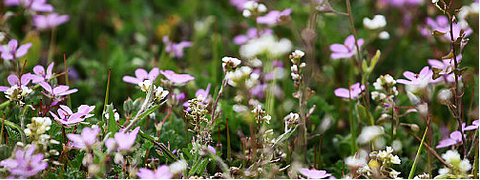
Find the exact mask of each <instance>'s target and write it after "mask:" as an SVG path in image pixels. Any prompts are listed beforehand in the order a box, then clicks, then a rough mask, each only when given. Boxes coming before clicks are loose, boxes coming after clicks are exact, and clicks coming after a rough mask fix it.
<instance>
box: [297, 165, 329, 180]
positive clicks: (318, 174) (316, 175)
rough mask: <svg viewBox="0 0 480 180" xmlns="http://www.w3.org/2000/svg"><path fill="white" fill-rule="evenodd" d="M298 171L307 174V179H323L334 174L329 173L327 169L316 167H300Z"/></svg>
mask: <svg viewBox="0 0 480 180" xmlns="http://www.w3.org/2000/svg"><path fill="white" fill-rule="evenodd" d="M298 172H300V174H302V175H304V176H306V177H307V179H323V178H326V177H329V176H331V175H332V174H330V173H327V171H325V170H316V169H307V168H300V169H298Z"/></svg>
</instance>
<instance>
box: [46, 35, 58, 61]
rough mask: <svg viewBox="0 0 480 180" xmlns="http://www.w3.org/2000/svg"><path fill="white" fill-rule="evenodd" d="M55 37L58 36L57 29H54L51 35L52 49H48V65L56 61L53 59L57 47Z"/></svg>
mask: <svg viewBox="0 0 480 180" xmlns="http://www.w3.org/2000/svg"><path fill="white" fill-rule="evenodd" d="M55 35H56V31H55V28H52V31H51V35H50V47H49V49H48V59H47V61H48V64H50V63H51V62H53V61H54V60H53V59H52V57H53V50H54V47H53V46H54V45H55Z"/></svg>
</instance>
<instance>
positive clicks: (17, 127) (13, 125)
mask: <svg viewBox="0 0 480 180" xmlns="http://www.w3.org/2000/svg"><path fill="white" fill-rule="evenodd" d="M4 121H5V122H4V123H5V125H7V126H10V127H11V128H13V129H16V130H17V131H18V132H19V133H20V134H23V135H24V136H25V132H23V131H22V129H21V128H20V127H19V126H18V125H17V124H15V123H13V122H10V121H8V120H4ZM25 137H26V136H25Z"/></svg>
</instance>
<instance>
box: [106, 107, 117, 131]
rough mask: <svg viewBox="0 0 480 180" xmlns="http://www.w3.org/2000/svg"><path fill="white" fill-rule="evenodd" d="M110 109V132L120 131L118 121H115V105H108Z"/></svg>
mask: <svg viewBox="0 0 480 180" xmlns="http://www.w3.org/2000/svg"><path fill="white" fill-rule="evenodd" d="M107 109H108V117H109V118H108V132H111V133H112V134H114V133H116V132H118V130H119V128H118V126H117V122H116V121H115V113H114V112H113V106H112V105H107Z"/></svg>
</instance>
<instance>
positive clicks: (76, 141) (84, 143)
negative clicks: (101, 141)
mask: <svg viewBox="0 0 480 180" xmlns="http://www.w3.org/2000/svg"><path fill="white" fill-rule="evenodd" d="M99 132H100V128H99V127H98V126H95V127H94V128H89V127H85V128H83V130H82V133H81V134H67V137H68V139H70V140H71V141H72V146H73V147H76V148H80V149H89V148H90V147H92V146H93V145H94V144H95V143H96V142H97V135H98V133H99Z"/></svg>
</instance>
